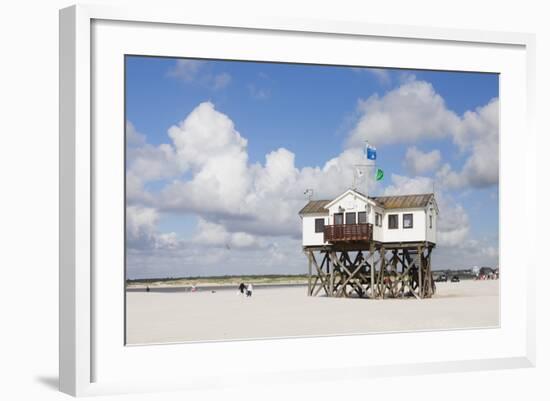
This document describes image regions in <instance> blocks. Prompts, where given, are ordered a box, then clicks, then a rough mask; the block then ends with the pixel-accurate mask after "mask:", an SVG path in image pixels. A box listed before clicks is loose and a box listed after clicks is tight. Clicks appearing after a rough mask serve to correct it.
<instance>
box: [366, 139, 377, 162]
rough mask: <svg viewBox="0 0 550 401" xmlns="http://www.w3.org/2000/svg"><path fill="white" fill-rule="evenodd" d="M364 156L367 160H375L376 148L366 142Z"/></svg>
mask: <svg viewBox="0 0 550 401" xmlns="http://www.w3.org/2000/svg"><path fill="white" fill-rule="evenodd" d="M365 157H366V158H367V159H368V160H376V148H375V147H374V146H370V145H369V144H368V143H367V144H366V145H365Z"/></svg>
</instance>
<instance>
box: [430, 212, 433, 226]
mask: <svg viewBox="0 0 550 401" xmlns="http://www.w3.org/2000/svg"><path fill="white" fill-rule="evenodd" d="M432 220H433V216H432V215H431V214H430V228H432Z"/></svg>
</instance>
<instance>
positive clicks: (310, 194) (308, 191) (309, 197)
mask: <svg viewBox="0 0 550 401" xmlns="http://www.w3.org/2000/svg"><path fill="white" fill-rule="evenodd" d="M304 195H305V196H306V198H307V200H312V199H313V189H311V188H307V189H306V190H305V191H304Z"/></svg>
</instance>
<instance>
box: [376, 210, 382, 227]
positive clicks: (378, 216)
mask: <svg viewBox="0 0 550 401" xmlns="http://www.w3.org/2000/svg"><path fill="white" fill-rule="evenodd" d="M374 224H376V226H377V227H382V214H380V213H375V214H374Z"/></svg>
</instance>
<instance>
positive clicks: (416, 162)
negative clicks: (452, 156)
mask: <svg viewBox="0 0 550 401" xmlns="http://www.w3.org/2000/svg"><path fill="white" fill-rule="evenodd" d="M403 162H404V164H405V167H406V168H407V170H408V171H409V172H410V173H411V175H417V174H423V173H427V172H430V171H433V170H435V169H436V168H437V167H438V166H439V164H440V163H441V152H440V151H439V150H437V149H435V150H432V151H431V152H422V151H421V150H419V149H418V148H417V147H416V146H412V147H410V148H408V149H407V153H405V160H404V161H403Z"/></svg>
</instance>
